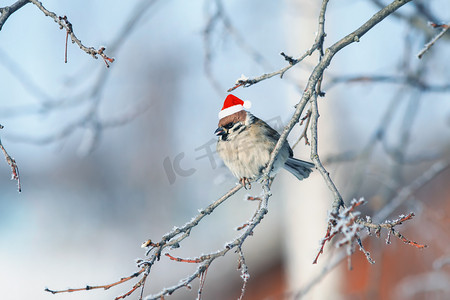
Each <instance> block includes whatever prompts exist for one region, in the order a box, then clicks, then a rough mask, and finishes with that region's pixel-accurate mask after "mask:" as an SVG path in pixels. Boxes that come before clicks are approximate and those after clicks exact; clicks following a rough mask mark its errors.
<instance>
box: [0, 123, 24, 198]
mask: <svg viewBox="0 0 450 300" xmlns="http://www.w3.org/2000/svg"><path fill="white" fill-rule="evenodd" d="M2 128H3V125H0V129H2ZM0 149H1V150H2V152H3V155H4V156H5V159H6V162H7V163H8V165H9V166H10V167H11V179H14V180H17V191H18V192H19V193H20V192H21V191H22V186H21V184H20V175H19V167H17V163H16V160H15V159H14V158H12V157H11V156H10V155H9V154H8V152H7V151H6V149H5V147H4V146H3V144H2V140H1V139H0Z"/></svg>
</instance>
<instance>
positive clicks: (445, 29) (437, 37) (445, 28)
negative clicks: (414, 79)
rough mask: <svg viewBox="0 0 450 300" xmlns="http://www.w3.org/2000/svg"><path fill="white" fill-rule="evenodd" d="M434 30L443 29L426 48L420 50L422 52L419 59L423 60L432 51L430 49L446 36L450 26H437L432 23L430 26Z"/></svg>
mask: <svg viewBox="0 0 450 300" xmlns="http://www.w3.org/2000/svg"><path fill="white" fill-rule="evenodd" d="M430 25H431V26H432V27H433V28H442V30H441V32H439V33H438V34H437V35H436V36H435V37H434V38H433V39H432V40H431V41H430V42H428V43H427V44H425V47H424V48H423V49H422V50H420V52H419V53H418V54H417V57H418V58H422V56H423V55H424V54H425V53H426V52H427V51H428V50H430V48H431V47H432V46H433V45H434V43H436V41H437V40H439V39H440V38H441V37H443V36H444V34H445V33H446V32H447V31H448V29H449V28H450V24H436V23H431V24H430Z"/></svg>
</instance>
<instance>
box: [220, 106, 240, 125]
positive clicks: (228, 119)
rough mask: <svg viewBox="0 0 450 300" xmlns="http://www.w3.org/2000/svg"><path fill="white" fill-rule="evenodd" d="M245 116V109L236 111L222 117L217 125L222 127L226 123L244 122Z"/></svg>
mask: <svg viewBox="0 0 450 300" xmlns="http://www.w3.org/2000/svg"><path fill="white" fill-rule="evenodd" d="M246 117H247V112H246V111H245V110H241V111H238V112H236V113H234V114H232V115H229V116H226V117H223V118H222V119H220V120H219V127H223V126H225V125H227V124H228V123H237V122H245V118H246Z"/></svg>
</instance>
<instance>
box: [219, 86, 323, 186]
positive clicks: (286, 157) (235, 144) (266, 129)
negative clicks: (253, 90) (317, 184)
mask: <svg viewBox="0 0 450 300" xmlns="http://www.w3.org/2000/svg"><path fill="white" fill-rule="evenodd" d="M248 103H249V102H247V101H245V102H244V101H242V100H241V99H239V98H237V97H236V96H234V95H232V94H229V95H228V96H227V98H226V99H225V102H224V105H223V107H222V110H221V111H220V112H219V124H218V128H217V129H216V131H215V135H217V136H218V141H217V146H216V150H217V153H218V154H219V156H220V157H221V158H222V160H223V162H224V163H225V165H226V166H227V167H228V169H230V171H231V173H233V175H234V176H235V177H236V178H238V179H239V182H240V183H241V184H242V185H243V186H244V188H246V189H247V186H248V187H249V188H251V184H250V182H253V181H257V180H258V179H260V178H261V177H262V175H263V172H264V170H265V168H266V167H267V164H268V163H269V160H270V155H271V153H272V151H273V149H274V148H275V145H276V144H277V142H278V139H279V138H280V134H279V133H278V132H277V131H276V130H275V129H273V128H272V127H270V126H269V125H268V124H267V123H266V122H264V121H263V120H261V119H259V118H257V117H255V116H254V115H252V114H251V113H250V112H248V111H246V110H244V108H249V105H248ZM282 167H283V168H285V169H286V170H288V171H289V172H290V173H292V174H293V175H294V176H295V177H297V178H298V179H299V180H302V179H304V178H307V177H308V176H309V174H310V173H311V172H312V168H313V167H314V164H313V163H310V162H306V161H303V160H299V159H296V158H294V157H293V152H292V149H291V147H290V146H289V143H288V142H287V141H285V142H284V144H283V146H282V148H281V150H280V152H279V153H278V155H277V157H276V158H275V161H274V164H273V168H272V170H271V171H270V174H271V175H272V174H276V173H277V172H278V171H279V170H280V169H281V168H282ZM272 177H273V176H272Z"/></svg>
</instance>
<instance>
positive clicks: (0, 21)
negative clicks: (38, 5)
mask: <svg viewBox="0 0 450 300" xmlns="http://www.w3.org/2000/svg"><path fill="white" fill-rule="evenodd" d="M29 2H30V1H28V0H18V1H16V2H15V3H13V4H12V5H11V6H5V7H0V30H2V28H3V25H4V24H5V22H6V20H8V18H9V17H10V16H11V15H12V14H13V13H15V12H16V11H17V10H19V9H21V8H22V7H23V6H24V5H25V4H28V3H29Z"/></svg>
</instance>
